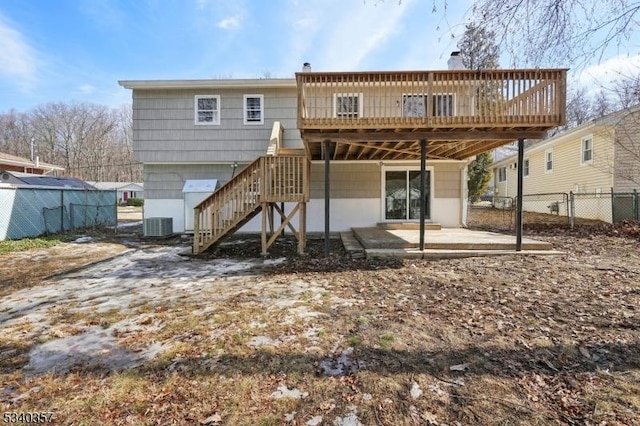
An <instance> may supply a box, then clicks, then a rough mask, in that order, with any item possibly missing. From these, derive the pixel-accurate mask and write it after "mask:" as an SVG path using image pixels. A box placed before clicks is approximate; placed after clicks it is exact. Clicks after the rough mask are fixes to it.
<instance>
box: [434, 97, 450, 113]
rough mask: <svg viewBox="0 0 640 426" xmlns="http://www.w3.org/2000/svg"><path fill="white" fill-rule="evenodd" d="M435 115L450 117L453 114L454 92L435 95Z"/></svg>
mask: <svg viewBox="0 0 640 426" xmlns="http://www.w3.org/2000/svg"><path fill="white" fill-rule="evenodd" d="M433 115H434V117H446V116H449V117H450V116H452V115H453V95H452V94H444V93H443V94H437V95H433Z"/></svg>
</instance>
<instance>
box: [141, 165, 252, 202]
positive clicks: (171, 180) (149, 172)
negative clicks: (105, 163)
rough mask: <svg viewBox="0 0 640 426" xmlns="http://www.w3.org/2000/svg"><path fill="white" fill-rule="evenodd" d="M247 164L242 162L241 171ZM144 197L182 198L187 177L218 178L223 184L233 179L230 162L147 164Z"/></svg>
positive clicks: (149, 198)
mask: <svg viewBox="0 0 640 426" xmlns="http://www.w3.org/2000/svg"><path fill="white" fill-rule="evenodd" d="M246 165H247V164H240V165H239V166H238V168H237V169H236V174H237V173H239V172H240V171H241V170H242V169H243V168H244V167H245V166H246ZM143 173H144V182H145V188H144V197H145V199H147V200H154V199H155V200H157V199H182V198H183V195H182V188H183V187H184V182H185V181H186V180H187V179H218V180H219V182H218V183H219V185H223V184H224V183H225V182H226V181H228V180H229V179H231V174H232V173H233V169H232V168H231V167H230V165H229V164H145V165H144V170H143Z"/></svg>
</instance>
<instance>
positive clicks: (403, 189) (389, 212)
mask: <svg viewBox="0 0 640 426" xmlns="http://www.w3.org/2000/svg"><path fill="white" fill-rule="evenodd" d="M384 182H385V185H384V195H385V200H384V206H385V207H384V215H385V219H386V220H394V219H395V220H398V219H400V220H402V219H406V218H407V172H406V171H404V170H399V171H386V172H385V179H384Z"/></svg>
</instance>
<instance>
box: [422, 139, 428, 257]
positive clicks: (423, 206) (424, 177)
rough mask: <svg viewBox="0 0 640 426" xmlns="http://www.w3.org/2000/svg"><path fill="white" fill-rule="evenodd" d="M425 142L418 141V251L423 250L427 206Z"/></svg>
mask: <svg viewBox="0 0 640 426" xmlns="http://www.w3.org/2000/svg"><path fill="white" fill-rule="evenodd" d="M426 169H427V140H426V139H420V251H423V250H424V231H425V229H424V228H425V226H424V220H425V216H426V211H427V206H426V203H425V195H426V194H425V193H426V180H427V170H426Z"/></svg>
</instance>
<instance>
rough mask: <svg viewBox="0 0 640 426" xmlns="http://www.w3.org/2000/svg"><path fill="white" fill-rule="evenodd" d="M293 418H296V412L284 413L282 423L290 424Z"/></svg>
mask: <svg viewBox="0 0 640 426" xmlns="http://www.w3.org/2000/svg"><path fill="white" fill-rule="evenodd" d="M295 418H296V411H293V412H291V413H286V414H285V415H284V421H285V422H292V421H294V420H295Z"/></svg>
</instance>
